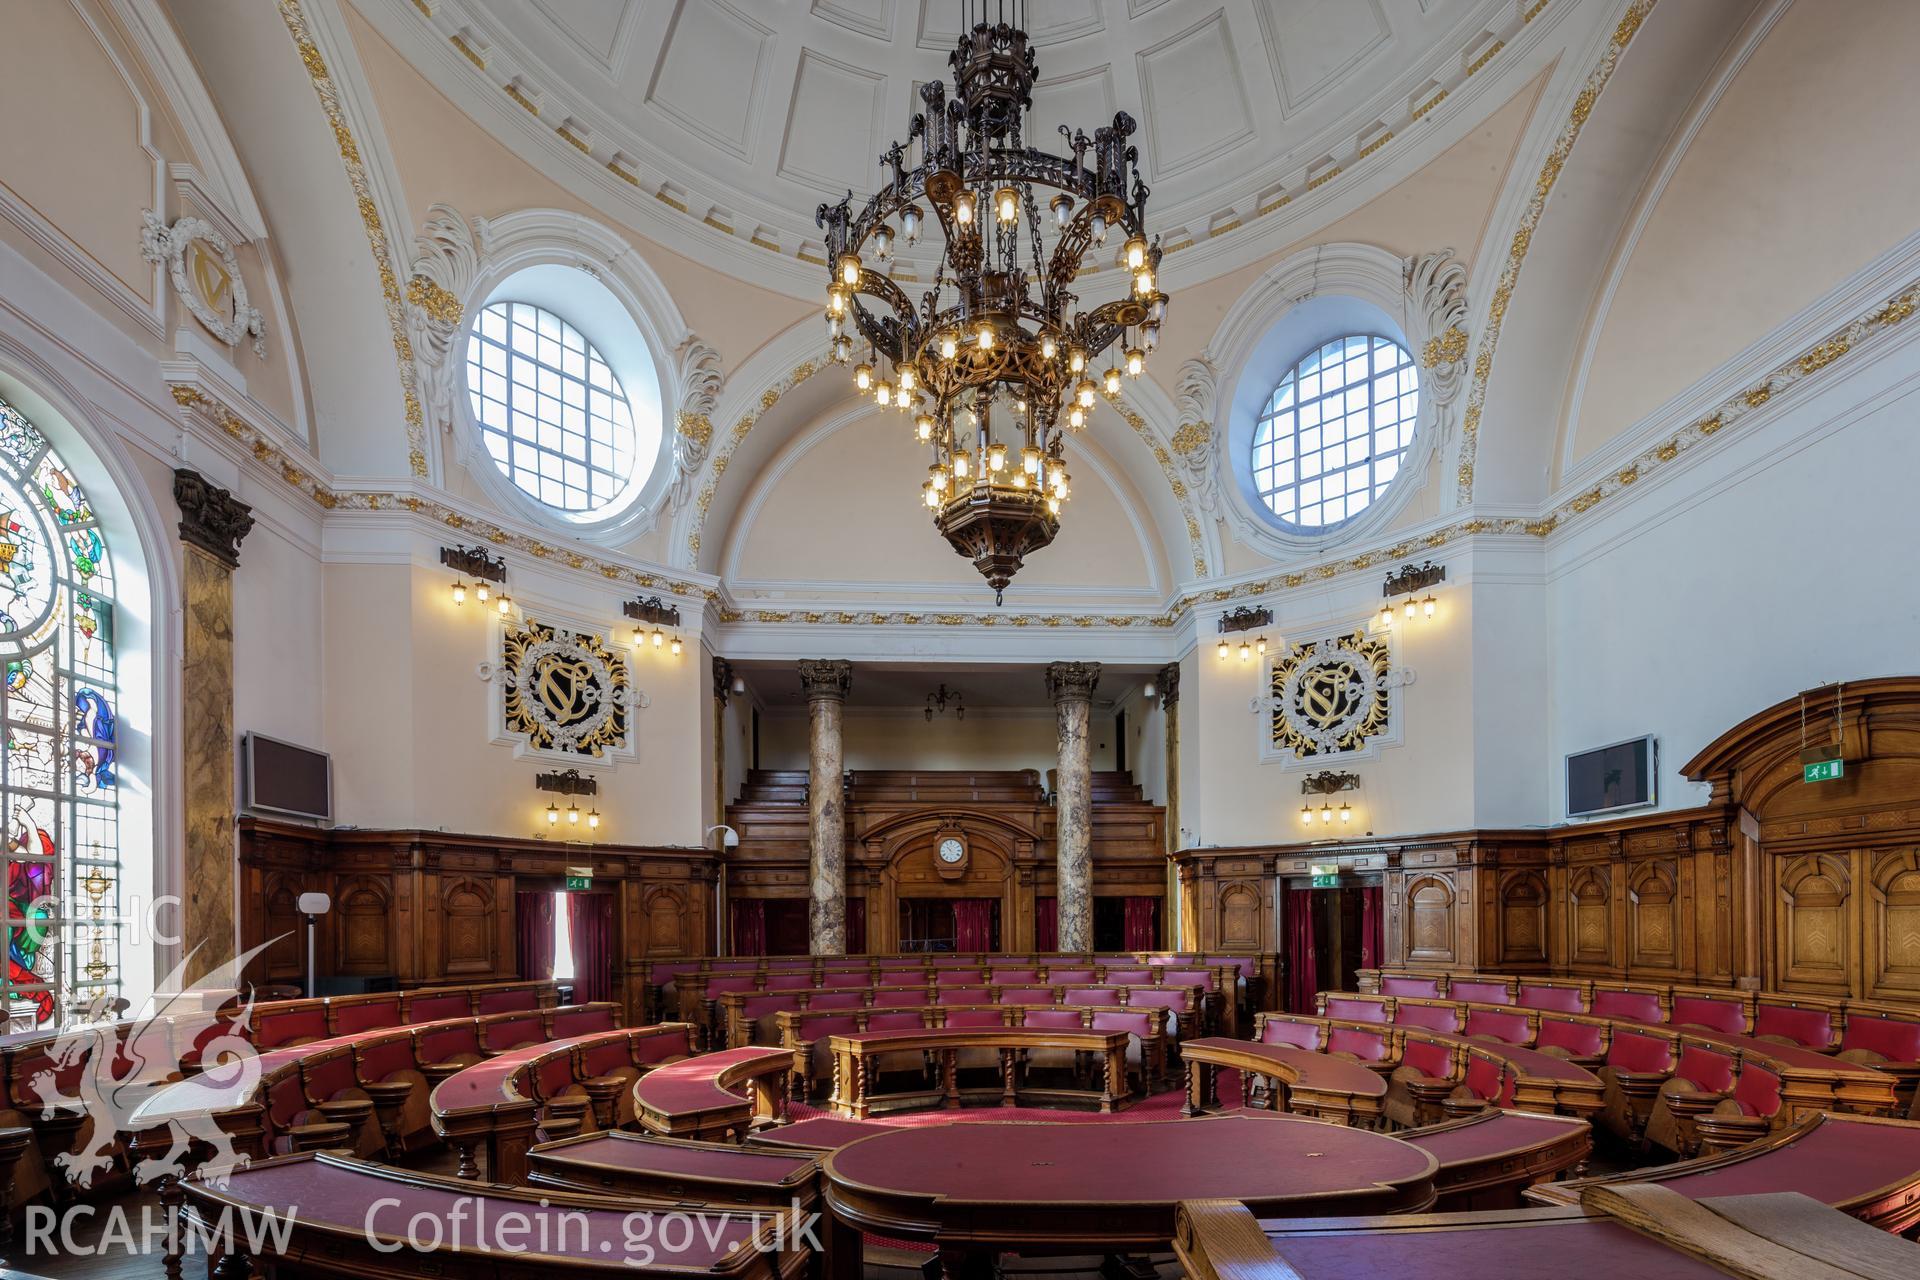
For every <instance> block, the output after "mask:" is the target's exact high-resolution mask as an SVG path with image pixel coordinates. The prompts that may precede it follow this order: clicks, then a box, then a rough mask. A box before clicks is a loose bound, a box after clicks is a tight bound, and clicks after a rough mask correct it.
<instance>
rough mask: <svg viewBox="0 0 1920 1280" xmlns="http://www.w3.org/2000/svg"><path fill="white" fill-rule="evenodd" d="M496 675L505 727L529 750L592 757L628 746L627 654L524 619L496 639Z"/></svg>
mask: <svg viewBox="0 0 1920 1280" xmlns="http://www.w3.org/2000/svg"><path fill="white" fill-rule="evenodd" d="M499 674H500V678H501V682H502V686H501V699H502V708H503V710H504V712H505V724H506V730H507V732H508V733H509V734H510V735H512V736H514V737H518V738H521V739H523V740H524V741H525V743H526V745H527V746H528V747H529V748H532V749H534V750H538V751H556V752H562V753H569V754H574V755H585V756H596V757H597V756H600V755H602V754H604V753H606V752H607V751H610V750H616V751H617V750H622V749H624V748H626V747H627V745H628V732H629V729H628V719H629V711H630V708H631V707H632V705H633V704H634V702H635V699H634V697H633V691H632V684H631V680H630V677H629V674H628V669H627V660H626V659H625V658H624V657H622V656H621V655H620V654H618V653H615V652H613V651H612V650H610V649H608V648H607V647H606V644H605V643H604V642H603V641H602V640H601V638H600V637H599V636H597V635H594V634H592V633H590V632H584V631H567V630H564V629H562V628H559V627H554V626H548V625H546V624H544V623H539V622H535V621H533V620H531V619H528V620H527V621H526V622H525V623H524V624H523V625H521V626H520V627H517V628H508V629H507V630H506V632H505V633H504V634H503V636H502V637H501V662H500V670H499ZM642 705H644V703H643V704H642Z"/></svg>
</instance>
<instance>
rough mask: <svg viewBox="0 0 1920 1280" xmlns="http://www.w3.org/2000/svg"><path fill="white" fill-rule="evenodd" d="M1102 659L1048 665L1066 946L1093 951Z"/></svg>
mask: <svg viewBox="0 0 1920 1280" xmlns="http://www.w3.org/2000/svg"><path fill="white" fill-rule="evenodd" d="M1099 683H1100V664H1099V663H1097V662H1054V663H1049V664H1048V666H1047V696H1048V697H1049V698H1051V699H1052V700H1053V709H1054V714H1055V717H1056V719H1057V722H1058V724H1059V740H1060V766H1059V769H1058V771H1057V773H1056V774H1055V782H1054V787H1053V798H1054V809H1055V820H1054V846H1055V849H1056V850H1057V854H1056V866H1055V869H1054V874H1055V877H1056V879H1057V881H1058V883H1059V889H1058V891H1057V893H1058V901H1059V904H1060V907H1059V910H1060V942H1059V947H1060V950H1062V951H1091V950H1093V739H1092V736H1091V728H1090V725H1089V721H1090V720H1091V719H1092V718H1093V691H1094V688H1095V687H1096V686H1098V685H1099Z"/></svg>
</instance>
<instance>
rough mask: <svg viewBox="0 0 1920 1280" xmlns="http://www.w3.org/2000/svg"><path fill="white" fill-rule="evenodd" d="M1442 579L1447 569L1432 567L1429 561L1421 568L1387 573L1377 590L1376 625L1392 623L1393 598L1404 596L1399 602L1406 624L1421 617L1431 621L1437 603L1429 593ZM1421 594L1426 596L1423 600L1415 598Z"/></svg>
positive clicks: (1445, 577)
mask: <svg viewBox="0 0 1920 1280" xmlns="http://www.w3.org/2000/svg"><path fill="white" fill-rule="evenodd" d="M1446 580H1447V566H1445V565H1443V564H1435V563H1433V561H1431V560H1429V561H1427V562H1426V563H1425V564H1422V565H1411V564H1409V565H1402V566H1401V567H1400V569H1399V570H1398V571H1397V572H1395V573H1390V574H1388V575H1387V580H1386V582H1385V583H1384V584H1383V585H1382V586H1381V588H1380V596H1381V600H1380V625H1381V626H1383V627H1384V626H1390V625H1391V624H1392V622H1393V598H1394V597H1395V596H1405V597H1406V599H1405V600H1404V601H1403V602H1402V606H1401V611H1402V612H1403V613H1405V614H1406V618H1407V621H1408V622H1412V621H1413V620H1414V618H1415V616H1417V615H1422V614H1424V615H1425V616H1426V617H1429V618H1431V617H1432V616H1433V611H1434V609H1435V608H1436V607H1437V606H1438V604H1439V601H1438V600H1437V599H1436V598H1435V596H1434V594H1433V588H1434V587H1435V586H1436V585H1438V584H1439V583H1442V582H1445V581H1446ZM1422 591H1425V592H1426V593H1427V597H1426V599H1424V600H1422V599H1420V598H1419V596H1420V593H1421V592H1422Z"/></svg>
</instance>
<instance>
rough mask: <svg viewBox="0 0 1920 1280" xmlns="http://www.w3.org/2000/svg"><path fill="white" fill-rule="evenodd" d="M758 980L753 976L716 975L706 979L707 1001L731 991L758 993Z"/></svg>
mask: <svg viewBox="0 0 1920 1280" xmlns="http://www.w3.org/2000/svg"><path fill="white" fill-rule="evenodd" d="M758 990H760V979H759V977H758V976H757V975H754V974H750V973H748V974H740V973H717V974H714V975H713V976H712V977H710V978H708V979H707V999H709V1000H713V999H717V998H718V997H720V996H724V995H726V994H727V993H729V992H732V991H758Z"/></svg>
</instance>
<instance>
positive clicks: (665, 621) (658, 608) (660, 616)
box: [620, 596, 684, 658]
mask: <svg viewBox="0 0 1920 1280" xmlns="http://www.w3.org/2000/svg"><path fill="white" fill-rule="evenodd" d="M620 612H621V613H623V614H625V615H626V616H627V617H629V618H632V619H633V620H634V621H635V622H638V623H640V624H641V625H640V626H637V627H635V628H634V629H633V642H634V643H635V644H636V645H638V644H646V643H649V642H651V643H652V645H653V647H654V648H656V649H668V650H670V651H671V652H672V654H673V656H674V657H676V658H677V657H679V656H680V654H681V651H682V649H683V648H684V645H683V644H682V643H681V640H680V637H679V635H678V634H675V635H674V637H673V640H672V643H671V644H669V643H668V641H667V630H668V629H669V628H671V629H672V630H674V631H675V632H676V633H677V632H678V631H679V629H680V606H679V605H672V604H668V603H667V602H666V601H664V600H662V599H661V598H660V597H659V596H649V597H647V598H646V599H644V600H629V601H627V602H626V603H624V604H622V605H621V606H620ZM648 626H651V627H652V628H653V630H652V631H651V632H649V631H648V630H647V628H648Z"/></svg>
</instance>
